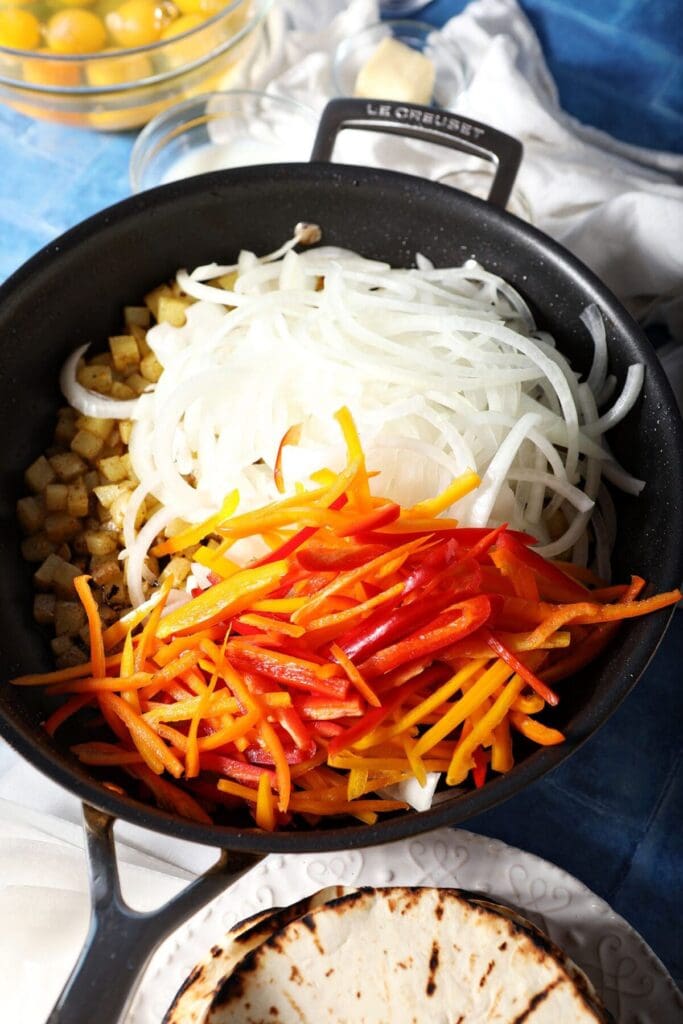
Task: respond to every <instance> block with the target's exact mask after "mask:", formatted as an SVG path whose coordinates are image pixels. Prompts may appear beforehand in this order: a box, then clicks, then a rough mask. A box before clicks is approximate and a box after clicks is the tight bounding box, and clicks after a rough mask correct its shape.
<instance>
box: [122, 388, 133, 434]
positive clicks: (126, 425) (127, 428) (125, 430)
mask: <svg viewBox="0 0 683 1024" xmlns="http://www.w3.org/2000/svg"><path fill="white" fill-rule="evenodd" d="M126 386H127V385H125V384H124V385H123V387H126ZM132 433H133V421H132V420H119V434H120V435H121V440H122V441H123V443H124V444H130V435H131V434H132Z"/></svg>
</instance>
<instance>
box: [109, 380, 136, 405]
mask: <svg viewBox="0 0 683 1024" xmlns="http://www.w3.org/2000/svg"><path fill="white" fill-rule="evenodd" d="M111 397H112V398H116V399H117V400H118V401H120V402H127V401H128V399H129V398H136V397H137V395H136V394H135V392H134V391H133V389H132V388H129V387H128V385H127V384H124V383H123V382H122V381H120V380H115V381H114V383H113V384H112V386H111Z"/></svg>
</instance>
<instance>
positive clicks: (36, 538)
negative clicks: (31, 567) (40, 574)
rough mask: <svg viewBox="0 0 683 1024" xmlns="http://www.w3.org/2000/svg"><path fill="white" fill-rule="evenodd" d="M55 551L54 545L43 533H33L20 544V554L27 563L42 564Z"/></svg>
mask: <svg viewBox="0 0 683 1024" xmlns="http://www.w3.org/2000/svg"><path fill="white" fill-rule="evenodd" d="M54 550H55V545H54V544H53V543H52V541H51V540H48V539H47V536H46V535H45V534H44V533H34V534H33V536H31V537H25V538H24V540H23V541H22V542H21V554H22V556H23V558H24V559H25V561H27V562H44V561H45V559H46V558H47V557H48V555H51V554H52V552H53V551H54Z"/></svg>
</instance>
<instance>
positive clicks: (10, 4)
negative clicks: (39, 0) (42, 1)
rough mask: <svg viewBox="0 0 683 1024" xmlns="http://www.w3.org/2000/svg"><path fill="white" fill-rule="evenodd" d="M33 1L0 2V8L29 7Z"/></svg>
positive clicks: (0, 0)
mask: <svg viewBox="0 0 683 1024" xmlns="http://www.w3.org/2000/svg"><path fill="white" fill-rule="evenodd" d="M34 2H35V0H0V7H30V6H31V5H32V4H33V3H34Z"/></svg>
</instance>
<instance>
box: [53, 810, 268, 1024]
mask: <svg viewBox="0 0 683 1024" xmlns="http://www.w3.org/2000/svg"><path fill="white" fill-rule="evenodd" d="M114 821H115V819H114V818H112V817H111V816H110V815H108V814H104V813H103V812H101V811H97V810H95V809H94V808H93V807H89V806H88V805H87V804H84V805H83V824H84V828H85V837H86V850H87V854H88V869H89V880H90V896H91V901H92V905H91V915H90V928H89V931H88V936H87V938H86V940H85V944H84V946H83V949H82V951H81V954H80V956H79V958H78V961H77V963H76V966H75V967H74V969H73V971H72V973H71V976H70V977H69V980H68V981H67V983H66V985H65V986H64V989H63V990H62V993H61V995H60V996H59V999H58V1000H57V1002H56V1004H55V1007H54V1009H53V1010H52V1013H51V1014H50V1016H49V1017H48V1020H47V1024H92V1022H93V1021H94V1020H96V1021H97V1024H119V1022H120V1021H122V1020H123V1018H124V1014H125V1013H126V1010H127V1009H128V1007H129V1005H130V1002H131V999H132V997H133V995H134V993H135V990H136V988H137V983H138V981H139V979H140V976H141V974H142V972H143V971H144V969H145V967H146V966H147V964H148V963H149V960H150V958H151V956H152V954H153V953H154V951H155V949H156V948H157V946H159V945H160V943H161V942H162V941H163V940H164V939H165V938H166V937H167V936H168V935H170V934H171V932H173V931H174V930H175V929H176V928H177V927H179V925H181V924H182V923H183V921H185V920H187V918H188V917H191V916H192V914H194V913H195V912H196V911H197V910H200V909H201V908H202V907H203V906H204V905H205V904H206V903H208V902H209V901H210V900H212V899H213V898H214V897H215V896H218V895H219V893H221V892H223V890H224V889H226V888H227V887H228V886H229V885H231V883H232V882H235V881H236V880H237V879H238V878H239V877H240V876H241V875H242V874H244V872H245V871H248V870H249V869H250V868H252V867H253V866H254V865H255V864H257V863H258V862H259V861H260V860H262V857H260V856H259V855H257V854H251V853H230V854H228V851H227V850H223V851H222V853H221V856H220V858H219V860H218V861H217V862H216V864H214V866H213V867H212V868H210V869H209V870H208V871H207V872H206V873H205V874H204V875H202V876H201V877H200V878H197V879H195V881H194V882H191V883H190V885H189V886H188V887H187V888H186V889H184V890H183V891H182V892H181V893H179V894H178V895H177V896H175V897H174V898H173V899H172V900H169V902H168V903H165V904H164V905H163V906H162V907H160V908H159V909H158V910H154V911H151V912H149V913H141V912H139V911H136V910H132V909H131V908H130V907H129V906H128V905H127V903H126V902H125V901H124V899H123V896H122V895H121V888H120V885H119V876H118V869H117V864H116V851H115V848H114V836H113V827H114Z"/></svg>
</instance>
